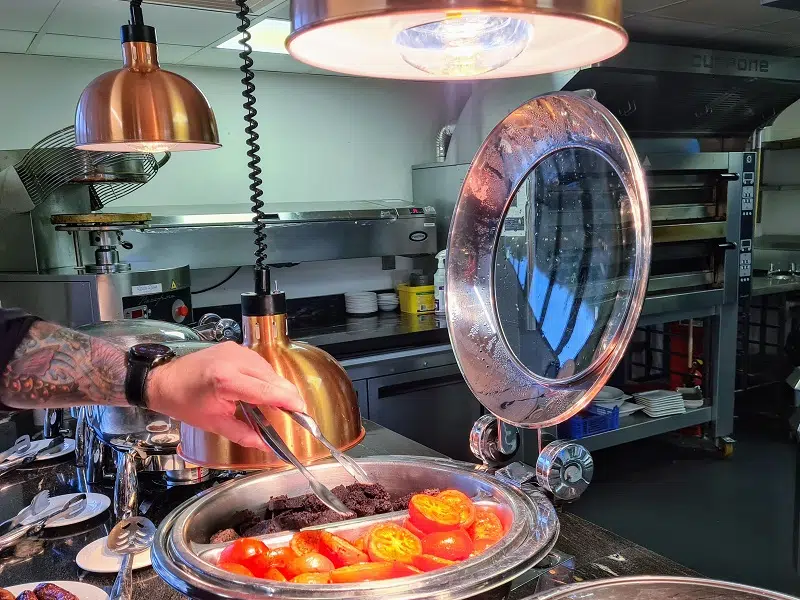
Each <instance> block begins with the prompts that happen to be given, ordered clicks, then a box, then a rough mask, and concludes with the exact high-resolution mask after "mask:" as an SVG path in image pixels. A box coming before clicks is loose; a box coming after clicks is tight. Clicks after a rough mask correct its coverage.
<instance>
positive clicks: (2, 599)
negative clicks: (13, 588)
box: [0, 588, 16, 600]
mask: <svg viewBox="0 0 800 600" xmlns="http://www.w3.org/2000/svg"><path fill="white" fill-rule="evenodd" d="M14 598H16V596H14V594H12V593H11V592H9V591H8V590H4V589H3V588H0V600H14Z"/></svg>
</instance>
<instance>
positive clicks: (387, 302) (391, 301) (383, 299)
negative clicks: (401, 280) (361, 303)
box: [378, 292, 400, 311]
mask: <svg viewBox="0 0 800 600" xmlns="http://www.w3.org/2000/svg"><path fill="white" fill-rule="evenodd" d="M398 306H400V299H399V298H398V297H397V294H395V293H394V292H389V293H386V294H378V308H380V309H381V310H385V311H392V310H397V307H398Z"/></svg>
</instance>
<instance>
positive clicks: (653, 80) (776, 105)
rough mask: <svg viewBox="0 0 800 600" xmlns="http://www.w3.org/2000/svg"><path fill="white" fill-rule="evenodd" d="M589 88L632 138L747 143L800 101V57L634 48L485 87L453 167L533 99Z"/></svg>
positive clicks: (458, 137)
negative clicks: (567, 68) (574, 66)
mask: <svg viewBox="0 0 800 600" xmlns="http://www.w3.org/2000/svg"><path fill="white" fill-rule="evenodd" d="M587 88H588V89H592V90H595V92H596V93H597V96H596V98H597V100H598V101H600V102H601V103H602V104H603V105H605V106H606V107H607V108H608V109H609V110H611V112H612V113H613V114H614V115H615V116H616V117H617V119H619V121H620V122H621V123H622V125H623V127H625V129H626V130H627V131H628V133H629V134H630V135H631V137H633V138H664V137H669V138H708V137H713V138H748V137H750V135H751V134H752V133H753V131H754V130H755V129H757V128H758V127H761V126H763V125H767V124H769V123H770V121H771V120H772V119H773V118H774V117H775V116H777V115H778V114H780V113H781V111H783V110H784V109H785V108H786V107H788V106H789V105H790V104H792V103H793V102H795V101H796V100H798V99H800V59H797V58H792V57H781V56H769V55H761V54H747V53H741V52H725V51H721V50H704V49H697V48H685V47H678V46H663V45H656V44H640V43H634V44H630V45H629V46H628V48H626V49H625V50H624V51H623V52H622V53H620V54H618V55H617V56H615V57H613V58H610V59H608V60H605V61H603V62H601V63H598V64H594V65H591V66H588V67H584V68H582V69H574V70H570V71H562V72H560V73H553V74H551V75H543V76H538V77H530V78H525V79H520V80H512V81H503V82H490V83H486V82H479V83H477V84H476V85H475V87H474V91H473V93H472V95H471V97H470V98H469V100H468V101H467V103H466V105H465V106H464V109H463V110H462V112H461V115H460V116H459V118H458V121H457V124H456V127H455V132H454V134H453V137H452V140H451V142H450V147H449V150H448V155H447V163H450V164H457V163H468V162H470V161H471V160H472V157H473V156H474V155H475V152H476V151H477V150H478V148H479V147H480V144H481V143H482V142H483V140H484V139H485V138H486V136H488V135H489V133H490V132H491V130H492V129H493V128H494V126H495V125H496V124H497V123H499V122H500V121H501V120H502V119H503V118H505V116H506V115H507V114H508V113H509V112H510V111H512V110H514V109H515V108H516V107H517V106H519V105H521V104H523V103H524V102H526V101H528V100H529V99H530V98H532V97H535V96H537V95H540V94H544V93H549V92H552V91H556V90H570V91H575V90H581V89H587Z"/></svg>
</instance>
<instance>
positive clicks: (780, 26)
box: [744, 17, 800, 36]
mask: <svg viewBox="0 0 800 600" xmlns="http://www.w3.org/2000/svg"><path fill="white" fill-rule="evenodd" d="M744 29H757V30H759V31H769V32H770V33H789V34H794V35H798V36H800V17H795V18H794V19H781V20H780V21H775V22H774V23H767V24H765V25H758V26H752V25H751V26H750V27H745V28H744Z"/></svg>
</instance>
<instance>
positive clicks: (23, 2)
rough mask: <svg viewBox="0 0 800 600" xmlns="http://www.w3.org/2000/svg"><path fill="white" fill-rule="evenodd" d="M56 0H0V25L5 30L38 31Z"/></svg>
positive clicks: (56, 2) (51, 10) (54, 5)
mask: <svg viewBox="0 0 800 600" xmlns="http://www.w3.org/2000/svg"><path fill="white" fill-rule="evenodd" d="M57 4H58V0H0V25H2V27H3V29H5V30H15V31H39V30H40V29H41V28H42V25H44V22H45V21H47V17H49V16H50V13H51V12H53V9H54V8H55V7H56V5H57Z"/></svg>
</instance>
